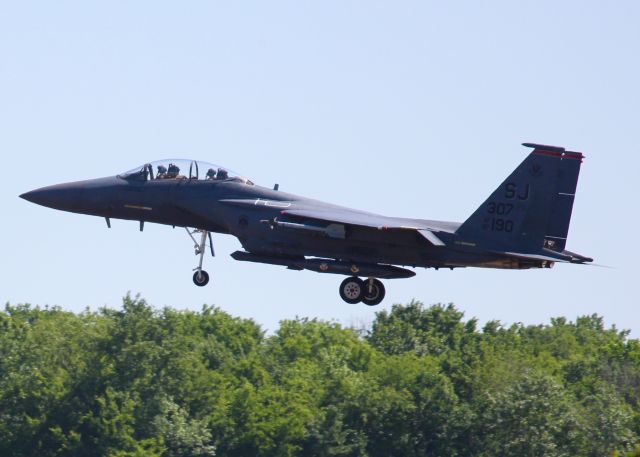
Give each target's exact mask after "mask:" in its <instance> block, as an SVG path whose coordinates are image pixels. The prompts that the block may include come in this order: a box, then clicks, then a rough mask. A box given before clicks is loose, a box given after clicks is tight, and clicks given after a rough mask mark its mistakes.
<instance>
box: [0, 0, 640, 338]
mask: <svg viewBox="0 0 640 457" xmlns="http://www.w3.org/2000/svg"><path fill="white" fill-rule="evenodd" d="M639 23H640V3H638V2H635V1H626V2H625V1H619V2H608V3H607V2H600V1H565V2H557V1H523V2H512V1H504V2H492V1H480V2H477V1H476V2H471V1H463V2H432V1H393V2H390V1H388V2H380V1H345V0H340V1H331V0H327V1H322V2H300V1H270V2H263V1H255V2H252V1H247V2H216V1H191V2H168V1H139V2H126V1H109V2H106V1H103V2H86V1H59V2H44V1H43V2H32V1H24V2H22V1H21V2H8V1H5V2H0V158H1V162H0V167H1V168H2V169H3V171H4V172H3V178H2V179H1V180H0V208H1V210H2V213H1V214H2V216H1V219H0V221H1V224H0V234H1V236H0V252H1V253H2V255H1V256H0V303H6V302H10V303H12V304H17V303H31V304H39V305H43V306H44V305H50V306H53V305H58V306H61V307H62V308H64V309H68V310H71V311H81V310H84V309H85V308H87V307H88V308H90V309H94V310H95V309H98V308H99V307H101V306H110V307H119V306H120V304H121V300H122V297H123V296H124V295H125V294H127V293H128V292H130V293H131V294H133V295H135V294H140V295H141V296H142V297H143V298H145V299H146V300H147V301H148V302H149V303H151V304H152V305H154V306H156V307H158V308H161V307H163V306H172V307H175V308H178V309H191V310H199V309H201V307H202V305H203V304H205V303H206V304H209V305H215V306H219V307H220V308H222V309H223V310H225V311H227V312H229V313H231V314H233V315H235V316H241V317H246V318H252V319H254V320H255V321H256V322H258V323H260V324H261V325H262V326H263V328H264V329H265V330H267V331H269V332H272V331H274V330H276V329H277V327H278V322H279V321H280V320H282V319H290V318H295V317H296V316H300V317H310V318H319V319H324V320H332V321H337V322H340V323H343V324H345V325H352V326H356V327H366V326H368V325H370V324H371V322H372V320H373V319H374V317H375V313H376V312H377V311H381V310H385V309H386V310H389V309H390V308H391V306H392V305H393V304H394V303H408V302H409V301H411V300H412V299H416V300H420V301H422V302H424V303H425V304H432V303H454V304H455V305H456V307H457V308H458V309H460V310H462V311H464V313H465V317H466V318H471V317H476V318H478V319H479V321H480V323H481V324H482V323H484V322H486V321H488V320H500V321H501V322H502V323H504V324H507V325H510V324H513V323H523V324H525V325H530V324H531V325H538V324H544V323H548V322H549V319H550V318H551V317H555V316H566V317H568V318H570V319H572V320H573V319H575V318H576V317H577V316H581V315H590V314H593V313H597V314H599V315H601V316H604V320H605V323H606V324H607V325H616V327H618V328H620V329H629V330H631V335H632V336H634V337H640V307H639V305H640V300H639V299H638V287H637V286H638V281H639V280H640V279H639V278H640V275H639V273H640V268H639V267H638V257H639V255H640V249H639V248H638V244H637V242H636V240H637V235H636V232H637V226H638V221H639V216H638V210H639V206H640V205H639V203H638V197H639V196H640V192H639V190H638V184H637V180H638V177H637V174H638V169H639V166H640V159H639V158H638V157H639V154H638V152H639V151H638V149H639V148H638V145H637V143H638V141H637V138H636V135H637V134H638V132H639V130H640V60H639V59H638V56H640V27H638V24H639ZM522 142H536V143H543V144H551V145H557V146H564V147H566V148H568V149H570V150H574V151H581V152H583V153H584V154H585V155H586V159H585V161H584V163H583V166H582V171H581V175H580V181H579V184H578V192H577V196H576V202H575V205H574V211H573V218H572V222H571V228H570V232H569V239H568V243H567V248H568V249H569V250H572V251H575V252H578V253H581V254H584V255H587V256H590V257H593V258H594V259H595V262H596V263H598V264H603V265H607V266H609V267H612V268H600V267H593V266H589V267H586V266H578V265H556V267H555V268H553V269H551V270H548V269H545V270H523V271H507V270H485V269H475V268H467V269H456V270H454V271H449V270H439V271H435V270H425V269H417V270H416V271H417V275H416V276H415V277H414V278H411V279H402V280H400V279H398V280H388V281H385V285H386V289H387V297H386V299H385V301H384V302H383V303H382V304H381V305H379V306H377V307H372V308H370V307H367V306H365V305H363V304H358V305H348V304H346V303H344V302H343V301H342V300H341V299H340V298H339V296H338V285H339V283H340V281H341V279H342V278H341V277H340V276H336V275H323V274H318V273H314V272H306V271H303V272H296V271H289V270H287V269H285V268H283V267H277V266H269V265H259V264H250V263H245V262H237V261H235V260H233V259H232V258H230V257H229V254H231V253H232V252H233V251H235V250H237V249H240V244H239V242H238V241H237V240H236V239H235V238H233V237H230V236H225V235H214V237H213V239H214V244H215V248H216V257H215V258H211V257H207V258H205V269H206V270H207V271H208V272H209V273H210V275H211V282H210V283H209V285H208V286H206V287H203V288H198V287H196V286H194V285H193V283H192V281H191V275H192V271H191V270H192V268H194V267H195V266H196V264H197V257H196V256H195V255H194V252H193V246H192V242H191V240H190V239H189V238H188V237H187V235H186V233H185V232H184V230H181V229H172V228H171V227H167V226H161V225H154V224H147V225H146V226H145V230H144V232H142V233H140V232H139V230H138V223H137V222H131V221H118V220H113V221H112V228H111V229H107V227H106V224H105V221H104V220H103V219H100V218H97V217H90V216H82V215H77V214H72V213H65V212H60V211H55V210H52V209H48V208H44V207H41V206H37V205H34V204H32V203H29V202H27V201H25V200H22V199H20V198H18V195H19V194H21V193H23V192H26V191H28V190H32V189H35V188H38V187H42V186H45V185H50V184H56V183H61V182H68V181H75V180H81V179H89V178H96V177H102V176H110V175H115V174H117V173H120V172H123V171H125V170H129V169H131V168H133V167H135V166H138V165H140V164H143V163H146V162H150V161H153V160H158V159H164V158H172V157H184V158H192V159H199V160H204V161H209V162H213V163H217V164H222V165H224V166H226V167H228V168H230V169H232V170H236V171H238V172H240V173H241V174H243V175H245V176H247V177H249V178H250V179H251V180H252V181H254V182H256V183H258V184H261V185H264V186H269V187H270V186H272V185H273V184H274V183H279V184H280V189H281V190H283V191H286V192H291V193H294V194H299V195H304V196H307V197H312V198H318V199H321V200H325V201H329V202H332V203H336V204H340V205H344V206H349V207H353V208H359V209H363V210H367V211H371V212H376V213H380V214H385V215H390V216H404V217H415V218H424V219H436V220H450V221H463V220H465V219H466V218H467V217H468V216H469V215H470V214H471V213H472V212H473V211H474V210H475V209H476V208H477V207H478V206H479V205H480V203H482V202H483V201H484V199H485V198H486V197H487V196H488V195H489V194H490V193H491V192H492V191H493V190H494V189H495V187H497V185H498V184H499V183H500V182H501V181H502V180H503V179H504V178H505V177H506V176H507V175H508V174H510V173H511V171H512V170H513V169H514V168H515V167H516V166H517V165H518V164H519V163H520V162H521V161H522V160H523V159H524V157H526V154H527V152H528V149H526V148H524V147H522V146H520V144H521V143H522Z"/></svg>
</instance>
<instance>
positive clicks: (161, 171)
mask: <svg viewBox="0 0 640 457" xmlns="http://www.w3.org/2000/svg"><path fill="white" fill-rule="evenodd" d="M166 177H167V167H165V166H164V165H158V173H157V174H156V179H165V178H166Z"/></svg>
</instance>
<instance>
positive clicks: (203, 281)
mask: <svg viewBox="0 0 640 457" xmlns="http://www.w3.org/2000/svg"><path fill="white" fill-rule="evenodd" d="M185 230H186V231H187V234H188V235H189V237H190V238H191V239H192V240H193V243H194V249H195V252H196V255H197V256H200V260H199V262H198V266H197V267H195V268H194V269H193V271H195V273H194V274H193V283H194V284H195V285H196V286H199V287H203V286H206V285H207V284H208V283H209V273H207V272H206V271H204V270H203V269H202V261H203V260H204V253H205V251H206V247H207V238H209V247H210V248H211V256H212V257H213V256H215V253H214V251H213V240H212V239H211V233H210V232H208V231H206V230H198V229H194V230H189V229H188V228H187V227H185ZM196 233H199V234H200V241H199V242H198V240H196V238H195V237H194V236H193V235H195V234H196Z"/></svg>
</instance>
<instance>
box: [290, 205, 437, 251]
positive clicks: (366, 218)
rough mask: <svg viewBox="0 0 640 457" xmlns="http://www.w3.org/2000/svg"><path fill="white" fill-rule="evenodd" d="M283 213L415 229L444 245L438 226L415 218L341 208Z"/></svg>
mask: <svg viewBox="0 0 640 457" xmlns="http://www.w3.org/2000/svg"><path fill="white" fill-rule="evenodd" d="M281 214H282V215H285V216H293V217H298V218H303V219H312V220H315V221H320V222H327V223H331V224H336V223H337V224H347V225H356V226H360V227H370V228H375V229H378V230H414V231H416V232H418V233H419V234H420V235H422V236H423V237H424V238H425V239H426V240H427V241H428V242H429V243H431V244H432V245H434V246H444V245H445V244H444V243H443V242H442V240H441V239H440V238H438V236H437V235H436V234H435V233H434V232H437V231H439V230H438V229H437V228H434V227H430V226H429V225H428V224H425V223H424V222H422V221H417V220H413V219H399V218H393V217H386V216H380V215H377V214H371V213H364V212H359V211H348V210H341V209H333V208H332V209H286V210H283V211H281Z"/></svg>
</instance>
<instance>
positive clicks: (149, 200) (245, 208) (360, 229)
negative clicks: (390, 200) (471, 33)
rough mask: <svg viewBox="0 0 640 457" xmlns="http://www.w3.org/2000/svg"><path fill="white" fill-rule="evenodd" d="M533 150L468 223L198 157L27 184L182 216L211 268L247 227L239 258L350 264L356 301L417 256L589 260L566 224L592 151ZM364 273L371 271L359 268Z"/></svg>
mask: <svg viewBox="0 0 640 457" xmlns="http://www.w3.org/2000/svg"><path fill="white" fill-rule="evenodd" d="M524 146H526V147H530V148H533V151H532V152H531V153H530V154H529V155H528V156H527V158H526V159H525V160H524V161H523V162H522V163H521V164H520V165H519V166H518V167H517V168H516V169H515V171H514V172H513V173H511V174H510V175H509V176H508V177H507V179H506V180H505V181H504V182H503V183H502V184H500V185H499V186H498V188H497V189H496V190H495V191H494V192H493V193H492V194H491V195H490V196H489V198H487V200H486V201H485V202H484V203H482V205H480V207H479V208H478V209H477V210H476V211H475V212H474V213H473V214H472V215H471V216H470V217H469V218H468V219H467V220H466V221H464V222H462V223H458V222H441V221H431V220H423V219H405V218H398V217H387V216H381V215H378V214H373V213H369V212H365V211H359V210H354V209H349V208H345V207H342V206H336V205H332V204H329V203H325V202H321V201H317V200H311V199H308V198H304V197H300V196H297V195H293V194H289V193H285V192H281V191H279V190H278V186H277V185H276V186H274V188H273V189H270V188H266V187H261V186H258V185H255V184H254V183H253V182H251V181H249V180H248V179H246V178H243V177H241V176H238V175H236V174H234V173H231V172H229V171H228V170H226V169H224V168H222V167H218V166H215V165H212V164H209V163H206V162H201V161H181V160H161V161H158V162H153V163H148V164H145V165H142V166H140V167H137V168H135V169H133V170H131V171H128V172H126V173H123V174H120V175H117V176H113V177H108V178H99V179H90V180H86V181H80V182H72V183H66V184H57V185H54V186H49V187H43V188H41V189H37V190H33V191H31V192H27V193H25V194H22V195H21V197H22V198H24V199H26V200H29V201H31V202H34V203H37V204H40V205H43V206H48V207H50V208H55V209H59V210H63V211H71V212H75V213H81V214H89V215H94V216H101V217H104V218H105V219H106V222H107V226H109V227H110V226H111V222H110V219H111V218H118V219H129V220H136V221H140V230H142V229H143V226H144V223H145V222H155V223H159V224H167V225H172V226H174V227H175V226H178V227H184V228H185V229H186V231H187V233H188V235H189V236H190V237H191V239H192V240H193V242H194V243H195V251H196V254H197V255H198V256H199V262H198V266H197V267H196V268H195V269H194V271H195V273H194V275H193V282H194V283H195V284H196V285H198V286H204V285H206V284H207V283H208V282H209V275H208V274H207V272H206V271H204V270H203V269H202V261H203V256H204V254H205V251H206V250H207V246H209V247H210V250H211V254H212V255H214V250H213V243H212V240H211V233H212V232H214V233H224V234H229V235H233V236H235V237H237V238H238V240H239V241H240V243H241V244H242V246H243V248H244V251H236V252H234V253H233V254H231V257H233V258H234V259H236V260H241V261H248V262H259V263H267V264H273V265H281V266H284V267H287V268H289V269H291V270H304V269H306V270H312V271H317V272H319V273H335V274H340V275H346V276H347V278H346V279H345V280H344V281H343V282H342V284H341V285H340V289H339V291H340V296H341V297H342V299H343V300H344V301H346V302H347V303H358V302H363V303H365V304H367V305H376V304H378V303H380V302H381V301H382V300H383V298H384V295H385V288H384V286H383V284H382V282H381V281H380V279H393V278H409V277H411V276H414V275H415V273H414V272H413V271H412V270H409V269H407V268H406V267H407V266H410V267H414V268H415V267H424V268H435V269H438V268H458V267H485V268H506V269H527V268H550V267H552V266H553V264H554V263H556V262H569V263H586V262H591V261H592V259H590V258H588V257H584V256H582V255H579V254H576V253H573V252H570V251H567V250H566V249H565V244H566V242H567V233H568V230H569V221H570V219H571V211H572V208H573V200H574V198H575V193H576V186H577V182H578V174H579V172H580V165H581V163H582V160H583V158H584V156H583V155H582V154H581V153H579V152H571V151H566V150H565V149H564V148H560V147H555V146H545V145H539V144H532V143H524ZM360 278H365V279H364V280H363V279H360Z"/></svg>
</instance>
